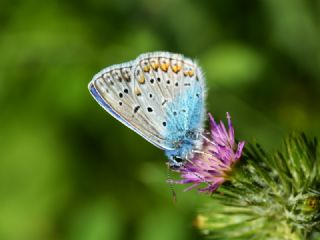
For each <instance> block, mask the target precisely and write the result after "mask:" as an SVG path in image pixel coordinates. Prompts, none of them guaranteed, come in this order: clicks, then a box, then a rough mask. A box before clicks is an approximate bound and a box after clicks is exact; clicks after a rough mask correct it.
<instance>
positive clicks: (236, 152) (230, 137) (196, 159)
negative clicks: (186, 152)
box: [173, 113, 245, 192]
mask: <svg viewBox="0 0 320 240" xmlns="http://www.w3.org/2000/svg"><path fill="white" fill-rule="evenodd" d="M227 119H228V130H227V129H226V127H225V126H224V124H223V123H222V122H221V121H220V123H216V122H215V120H214V118H213V117H212V115H211V114H210V113H209V121H210V131H209V132H208V133H207V134H203V136H202V137H203V145H202V148H201V149H200V150H194V151H193V153H194V154H193V156H192V157H191V159H190V160H188V161H187V162H186V163H185V164H184V165H183V167H181V168H180V169H178V170H177V172H179V173H180V174H181V177H182V180H177V181H173V183H177V184H187V183H193V184H192V185H191V186H190V187H188V188H187V189H186V191H187V190H190V189H192V188H195V187H197V186H198V185H200V184H201V183H204V184H206V185H207V187H204V188H200V189H199V191H201V192H214V191H215V190H216V189H217V188H218V187H219V186H220V185H221V184H222V183H223V182H224V181H226V180H227V179H228V177H229V174H230V172H231V171H232V167H233V165H234V163H236V162H237V161H238V160H239V159H240V157H241V154H242V150H243V147H244V144H245V143H244V142H243V141H242V142H239V143H238V144H237V143H236V142H235V139H234V129H233V127H232V123H231V117H230V115H229V113H227Z"/></svg>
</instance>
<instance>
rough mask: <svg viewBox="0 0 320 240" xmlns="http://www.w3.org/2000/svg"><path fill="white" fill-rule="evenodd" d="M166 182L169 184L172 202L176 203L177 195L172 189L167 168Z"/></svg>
mask: <svg viewBox="0 0 320 240" xmlns="http://www.w3.org/2000/svg"><path fill="white" fill-rule="evenodd" d="M167 180H168V183H169V186H170V190H171V193H172V198H173V202H174V203H176V202H177V194H176V191H175V190H174V188H173V181H172V179H171V175H170V169H169V168H168V172H167Z"/></svg>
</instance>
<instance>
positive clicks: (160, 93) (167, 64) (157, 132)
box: [89, 52, 205, 150]
mask: <svg viewBox="0 0 320 240" xmlns="http://www.w3.org/2000/svg"><path fill="white" fill-rule="evenodd" d="M89 89H90V92H91V94H92V95H93V97H94V98H95V99H96V100H97V101H98V102H99V104H100V105H101V106H102V107H103V108H104V109H105V110H106V111H108V112H109V113H110V114H111V115H113V116H114V117H115V118H117V119H118V120H119V121H121V122H122V123H123V124H125V125H126V126H128V127H129V128H131V129H133V130H134V131H136V132H137V133H138V134H140V135H141V136H142V137H144V138H145V139H146V140H148V141H149V142H151V143H153V144H154V145H155V146H157V147H159V148H161V149H164V150H174V149H175V148H177V147H178V146H177V144H176V142H177V141H178V140H179V139H180V138H181V136H180V135H183V134H186V131H187V130H188V128H190V127H191V128H193V127H195V128H197V127H201V126H202V124H203V118H204V116H203V115H204V111H205V108H204V105H203V104H204V103H203V102H204V98H205V86H204V80H203V76H202V73H201V70H200V68H199V67H198V66H197V64H195V63H194V62H193V61H191V60H190V59H187V58H185V57H183V56H182V55H179V54H172V53H167V52H154V53H147V54H142V55H140V56H139V57H138V58H137V59H136V60H134V61H131V62H128V63H125V64H119V65H114V66H111V67H108V68H106V69H104V70H102V71H101V72H100V73H98V74H96V75H95V76H94V78H93V80H92V81H91V82H90V84H89ZM196 108H198V109H196ZM193 125H194V126H193ZM177 131H178V132H177Z"/></svg>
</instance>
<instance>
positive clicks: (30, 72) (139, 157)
mask: <svg viewBox="0 0 320 240" xmlns="http://www.w3.org/2000/svg"><path fill="white" fill-rule="evenodd" d="M319 21H320V1H319V0H318V1H316V0H314V1H311V0H310V1H305V0H281V1H280V0H258V1H249V0H239V1H236V0H233V1H232V0H216V1H191V0H190V1H182V0H176V1H171V0H160V1H148V0H133V1H129V0H128V1H125V0H111V1H107V0H91V1H90V0H80V1H74V0H47V1H37V0H24V1H22V0H12V1H9V0H2V1H0V53H1V57H0V107H1V113H0V130H1V132H0V239H1V240H43V239H45V240H58V239H59V240H60V239H61V240H104V239H107V240H113V239H115V240H117V239H132V240H163V239H165V240H177V239H184V240H191V239H201V236H200V235H199V234H198V233H197V231H196V230H194V228H193V219H194V217H195V214H196V210H197V208H199V207H201V204H202V203H203V202H204V201H206V200H207V199H208V197H207V196H203V195H200V194H198V193H197V192H196V191H193V192H187V193H183V192H182V190H183V187H180V186H178V187H176V192H177V194H178V201H177V203H176V204H173V201H172V195H171V192H170V188H169V186H168V184H166V175H167V169H166V166H165V161H166V159H165V156H164V155H163V153H162V152H161V151H160V150H158V149H156V148H155V147H153V146H152V145H151V144H149V143H148V142H146V141H145V140H143V139H142V138H141V137H139V136H138V135H137V134H135V133H133V132H132V131H130V130H129V129H127V128H126V127H124V126H123V125H121V124H120V123H119V122H117V121H116V120H115V119H113V118H112V117H111V116H109V115H108V114H107V113H106V112H104V111H103V109H102V108H101V107H99V106H98V104H97V103H96V102H95V101H94V100H93V98H92V97H91V96H90V94H89V92H88V90H87V84H88V82H89V81H90V80H91V78H92V76H93V75H94V74H95V73H96V72H98V71H99V70H100V69H102V68H104V67H106V66H108V65H111V64H115V63H121V62H124V61H128V60H131V59H134V58H135V57H136V56H137V55H139V54H141V53H144V52H148V51H154V50H166V51H172V52H178V53H183V54H185V55H186V56H188V57H191V58H195V59H197V60H198V61H199V63H200V65H201V66H202V67H203V70H204V72H205V73H206V78H207V83H208V88H209V92H208V93H209V94H208V110H209V111H210V112H211V113H212V114H213V115H214V116H215V117H217V118H220V119H225V112H226V111H229V112H230V113H231V115H232V117H233V122H234V125H235V128H236V133H237V137H238V138H239V139H244V140H246V141H258V142H260V143H261V144H262V145H263V146H264V147H265V148H266V149H267V150H270V151H271V150H274V149H277V148H279V146H280V143H281V138H282V137H283V136H284V135H285V134H287V133H288V132H290V131H291V130H292V129H298V130H304V131H305V132H307V133H308V134H309V135H311V136H318V137H319V136H320V125H319V120H320V104H319V96H320V95H319V94H320V24H319Z"/></svg>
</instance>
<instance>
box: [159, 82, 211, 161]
mask: <svg viewBox="0 0 320 240" xmlns="http://www.w3.org/2000/svg"><path fill="white" fill-rule="evenodd" d="M204 114H205V107H204V94H203V86H201V85H199V84H198V85H196V86H194V88H190V89H188V90H186V91H184V92H182V94H181V95H179V96H177V97H176V98H175V99H173V101H172V102H171V103H169V104H168V106H167V117H168V121H167V131H166V139H167V141H169V142H171V143H172V144H173V147H175V149H174V150H167V151H165V153H166V155H167V156H168V158H169V160H171V161H172V160H173V158H174V157H179V158H182V159H185V158H186V157H187V155H188V153H190V152H191V150H192V149H193V148H194V147H195V146H196V145H197V144H199V139H198V136H197V135H198V134H199V133H200V132H201V131H202V127H203V121H204Z"/></svg>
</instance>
